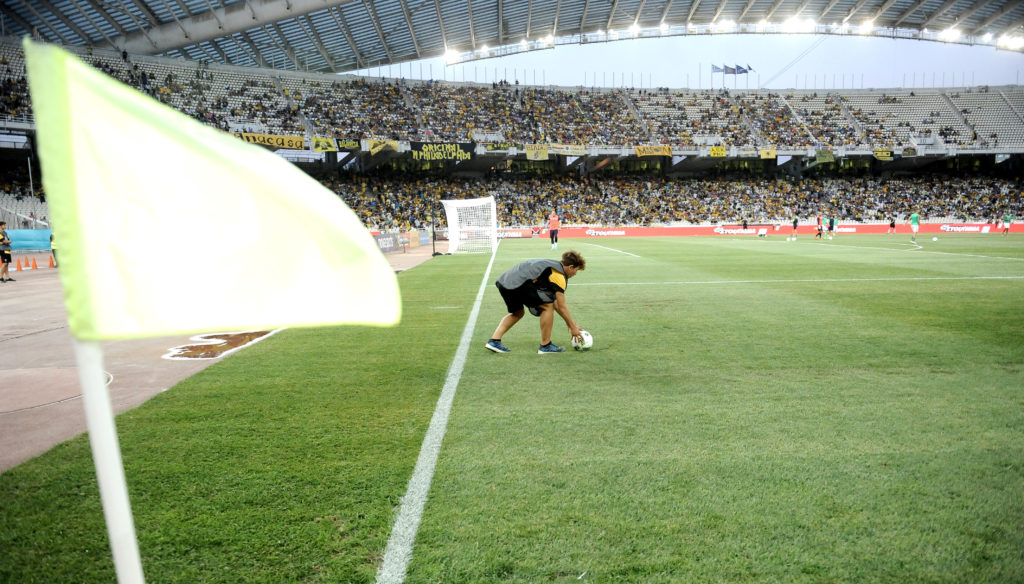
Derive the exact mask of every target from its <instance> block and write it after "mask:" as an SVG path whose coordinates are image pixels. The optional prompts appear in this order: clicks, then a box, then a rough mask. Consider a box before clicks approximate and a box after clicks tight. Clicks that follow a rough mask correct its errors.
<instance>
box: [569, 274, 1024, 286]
mask: <svg viewBox="0 0 1024 584" xmlns="http://www.w3.org/2000/svg"><path fill="white" fill-rule="evenodd" d="M917 280H923V281H927V280H1024V276H934V277H930V276H921V277H914V276H906V277H894V278H805V279H793V280H691V281H676V282H578V283H577V284H575V285H576V286H673V285H674V286H702V285H718V284H803V283H814V284H828V283H831V282H903V281H917Z"/></svg>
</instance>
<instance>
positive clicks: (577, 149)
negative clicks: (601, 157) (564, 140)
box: [548, 144, 587, 156]
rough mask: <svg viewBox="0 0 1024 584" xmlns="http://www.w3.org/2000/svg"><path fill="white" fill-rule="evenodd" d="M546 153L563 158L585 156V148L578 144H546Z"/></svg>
mask: <svg viewBox="0 0 1024 584" xmlns="http://www.w3.org/2000/svg"><path fill="white" fill-rule="evenodd" d="M548 152H550V153H552V154H563V155H565V156H586V154H587V147H586V146H581V145H579V144H548Z"/></svg>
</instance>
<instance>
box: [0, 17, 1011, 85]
mask: <svg viewBox="0 0 1024 584" xmlns="http://www.w3.org/2000/svg"><path fill="white" fill-rule="evenodd" d="M0 26H2V31H0V32H2V34H5V35H16V36H22V35H28V34H33V35H35V36H36V37H37V38H41V39H43V40H46V41H49V42H53V43H60V44H64V45H74V46H85V45H91V46H93V47H97V48H116V49H117V50H126V51H127V52H128V53H131V54H140V55H163V56H168V57H181V58H185V59H190V60H197V61H198V60H202V61H210V62H220V63H228V64H233V65H240V66H259V67H270V68H279V69H291V70H307V71H320V72H332V71H333V72H339V73H340V72H345V71H353V70H359V69H364V68H368V67H374V66H379V65H386V64H391V63H402V62H407V61H416V60H420V59H426V58H433V57H439V56H442V55H447V57H448V58H449V59H450V60H451V61H466V60H471V59H477V58H488V57H494V56H502V55H508V54H512V53H516V52H521V51H526V50H536V49H543V48H549V47H551V46H553V45H557V44H565V43H574V44H575V43H587V42H605V41H609V40H617V39H626V38H636V37H656V36H678V35H691V34H737V33H739V34H746V33H750V34H756V33H768V34H771V33H814V34H873V35H877V36H884V37H886V38H893V37H895V38H909V39H922V40H934V41H947V42H959V43H966V44H989V45H993V46H999V47H1001V48H1006V49H1010V50H1017V51H1020V50H1022V49H1024V28H1022V27H1024V0H988V1H974V0H732V1H731V2H730V1H729V0H0Z"/></svg>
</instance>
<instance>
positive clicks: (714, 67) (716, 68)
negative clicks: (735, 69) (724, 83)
mask: <svg viewBox="0 0 1024 584" xmlns="http://www.w3.org/2000/svg"><path fill="white" fill-rule="evenodd" d="M711 72H712V73H725V69H722V68H721V67H719V66H718V65H712V66H711Z"/></svg>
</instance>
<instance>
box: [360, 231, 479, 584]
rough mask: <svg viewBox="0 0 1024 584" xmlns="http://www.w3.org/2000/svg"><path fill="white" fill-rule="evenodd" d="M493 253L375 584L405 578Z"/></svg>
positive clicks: (389, 539) (431, 419)
mask: <svg viewBox="0 0 1024 584" xmlns="http://www.w3.org/2000/svg"><path fill="white" fill-rule="evenodd" d="M496 255H497V250H495V251H494V252H492V253H491V261H490V263H489V264H487V270H486V271H485V272H484V278H483V280H482V281H481V282H480V290H479V291H478V292H477V294H476V301H475V302H473V309H472V310H471V311H470V313H469V320H467V321H466V327H465V328H464V329H462V338H460V339H459V348H458V349H457V350H456V351H455V357H454V358H453V359H452V362H451V364H450V365H449V366H448V374H447V376H446V377H445V382H444V388H443V389H442V390H441V396H440V397H439V398H438V399H437V406H436V407H435V408H434V415H433V416H432V417H431V418H430V426H428V427H427V433H426V435H425V436H424V437H423V445H422V446H421V447H420V455H419V458H418V459H416V467H415V468H414V469H413V471H412V478H410V479H409V484H408V486H407V487H406V491H405V496H403V497H402V506H401V507H400V508H399V510H398V517H396V518H395V524H394V526H393V527H392V528H391V537H390V538H388V545H387V548H385V549H384V559H383V561H382V562H381V566H380V569H379V570H378V571H377V583H378V584H401V583H402V582H404V581H405V574H406V571H407V570H408V568H409V561H410V560H412V547H413V543H414V542H415V541H416V532H417V531H418V530H419V527H420V519H422V518H423V508H424V507H425V506H426V503H427V494H428V493H429V492H430V483H431V481H432V480H433V478H434V469H435V468H436V467H437V457H438V455H440V453H441V442H442V441H443V440H444V434H445V431H446V430H447V428H448V416H449V415H450V414H451V411H452V403H453V402H454V401H455V390H456V389H457V388H458V386H459V380H460V379H461V378H462V369H463V368H464V367H465V365H466V355H467V354H468V353H469V344H470V342H471V341H472V339H473V328H474V327H475V326H476V319H477V316H479V314H480V303H481V302H482V301H483V297H484V291H485V290H486V289H487V284H488V282H489V280H490V277H491V267H492V266H493V265H494V258H495V256H496Z"/></svg>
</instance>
